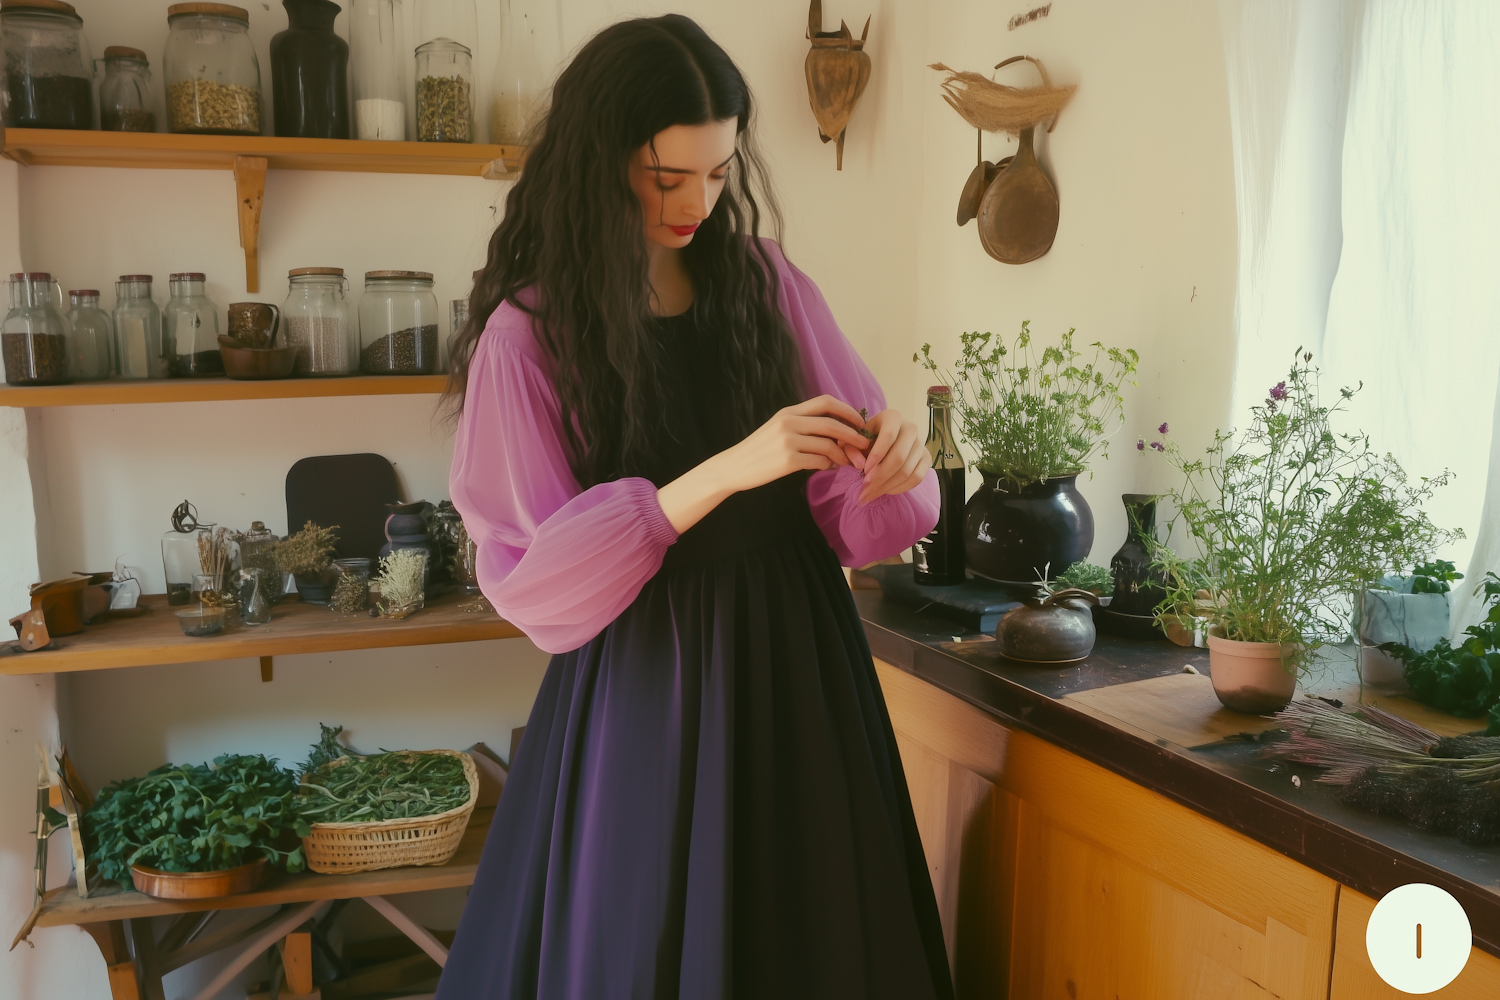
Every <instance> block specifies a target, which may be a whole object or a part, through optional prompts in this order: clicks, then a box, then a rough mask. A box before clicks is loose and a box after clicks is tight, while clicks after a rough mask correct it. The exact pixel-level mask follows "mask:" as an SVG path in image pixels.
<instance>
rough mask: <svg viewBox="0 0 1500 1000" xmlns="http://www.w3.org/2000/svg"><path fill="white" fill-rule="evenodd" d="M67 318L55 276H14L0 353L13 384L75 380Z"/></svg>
mask: <svg viewBox="0 0 1500 1000" xmlns="http://www.w3.org/2000/svg"><path fill="white" fill-rule="evenodd" d="M70 332H71V331H70V330H69V329H68V322H67V320H65V319H63V316H62V313H60V312H58V310H57V306H56V304H55V303H54V301H53V294H52V275H50V274H47V273H46V272H44V271H29V272H23V273H20V274H12V275H11V276H10V312H8V313H6V314H5V323H4V326H3V327H0V355H3V357H4V361H5V381H6V382H7V383H9V384H10V385H60V384H62V383H64V382H71V381H73V378H72V375H71V374H70V372H69V365H68V355H69V354H70V353H71V350H70V344H69V340H70V339H71V338H70V336H69V334H70Z"/></svg>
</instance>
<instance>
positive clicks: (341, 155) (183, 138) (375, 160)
mask: <svg viewBox="0 0 1500 1000" xmlns="http://www.w3.org/2000/svg"><path fill="white" fill-rule="evenodd" d="M525 153H526V149H525V147H524V146H495V145H480V144H477V143H465V142H368V141H361V140H356V139H280V138H276V137H274V136H265V135H246V136H238V135H170V134H166V133H161V132H88V131H73V130H69V129H43V128H8V129H6V130H5V155H6V156H8V157H9V158H11V159H12V160H15V161H16V162H18V163H24V164H26V165H27V166H57V167H142V168H151V169H167V170H233V169H234V161H235V159H236V158H238V157H241V156H259V157H264V158H265V160H266V166H267V167H269V168H270V169H272V170H348V171H356V172H360V173H381V174H451V175H457V176H463V177H491V178H498V177H500V176H501V175H503V174H505V173H509V172H514V171H515V170H517V169H519V167H520V161H521V158H522V157H523V156H524V155H525ZM497 160H499V161H501V162H500V163H498V164H497V163H496V162H495V161H497ZM487 171H488V173H487Z"/></svg>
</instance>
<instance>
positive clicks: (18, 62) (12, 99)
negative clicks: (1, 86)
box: [0, 0, 94, 129]
mask: <svg viewBox="0 0 1500 1000" xmlns="http://www.w3.org/2000/svg"><path fill="white" fill-rule="evenodd" d="M0 49H3V52H0V61H3V62H4V64H5V93H4V95H3V98H0V108H3V109H4V115H3V116H0V117H3V124H4V125H5V127H6V128H69V129H86V128H89V127H90V126H91V125H92V124H93V117H94V97H93V79H92V78H93V64H92V62H91V60H90V58H89V52H88V40H87V39H86V38H84V35H83V18H81V17H79V16H78V12H77V11H75V10H74V9H73V7H72V5H71V4H67V3H64V2H63V0H0Z"/></svg>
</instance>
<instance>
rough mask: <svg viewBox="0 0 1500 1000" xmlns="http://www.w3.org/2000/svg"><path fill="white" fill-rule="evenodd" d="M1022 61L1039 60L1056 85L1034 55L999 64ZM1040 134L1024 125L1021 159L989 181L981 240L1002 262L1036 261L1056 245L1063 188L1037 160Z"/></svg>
mask: <svg viewBox="0 0 1500 1000" xmlns="http://www.w3.org/2000/svg"><path fill="white" fill-rule="evenodd" d="M1018 59H1027V60H1028V61H1030V62H1031V63H1033V64H1034V65H1035V66H1036V67H1037V70H1038V71H1039V72H1040V73H1041V75H1042V84H1043V85H1044V86H1049V87H1050V86H1051V81H1049V80H1048V79H1047V70H1046V69H1045V68H1044V67H1043V66H1042V64H1041V63H1040V62H1037V60H1035V59H1031V58H1030V57H1029V56H1014V57H1012V58H1010V59H1007V60H1005V62H1002V63H1000V64H999V65H998V66H996V67H995V68H996V69H999V68H1001V67H1002V66H1006V65H1008V64H1010V63H1013V62H1015V61H1016V60H1018ZM1054 124H1055V121H1054ZM1035 133H1036V126H1035V125H1032V126H1030V127H1028V128H1023V129H1021V145H1020V148H1019V149H1017V150H1016V155H1015V158H1014V159H1013V160H1012V161H1011V163H1010V164H1009V165H1008V166H1007V167H1006V168H1005V170H1004V171H1002V172H1001V173H1000V174H998V175H997V176H996V177H995V180H994V182H993V183H991V184H990V185H988V187H987V188H986V190H985V192H984V197H983V198H982V199H981V200H980V203H979V215H978V218H979V243H980V245H981V246H983V247H984V250H985V252H986V253H988V254H989V255H990V256H991V257H993V258H995V259H996V260H998V261H1000V262H1001V263H1002V264H1025V263H1026V262H1027V261H1032V260H1036V259H1037V258H1038V257H1040V256H1042V255H1043V254H1044V253H1046V252H1047V251H1048V250H1050V249H1052V241H1053V239H1054V238H1056V236H1057V220H1058V217H1059V211H1060V206H1059V203H1058V199H1057V189H1056V188H1055V187H1053V186H1052V181H1051V180H1049V179H1048V177H1047V175H1046V173H1044V172H1043V170H1042V166H1041V164H1040V163H1038V162H1037V160H1036V150H1035V149H1034V148H1033V145H1032V140H1033V137H1034V135H1035ZM971 180H972V177H971ZM965 190H967V188H965Z"/></svg>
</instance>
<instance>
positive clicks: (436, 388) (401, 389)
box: [0, 375, 448, 406]
mask: <svg viewBox="0 0 1500 1000" xmlns="http://www.w3.org/2000/svg"><path fill="white" fill-rule="evenodd" d="M447 382H448V376H446V375H353V376H350V377H348V378H287V379H269V380H265V381H254V382H243V381H239V380H236V379H231V378H162V379H119V380H109V381H104V382H80V383H77V384H76V385H35V386H0V406H101V405H108V404H120V403H193V402H202V401H204V400H214V399H295V398H299V397H303V396H396V395H424V394H432V393H440V392H442V391H443V387H444V386H445V385H447Z"/></svg>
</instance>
